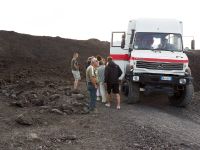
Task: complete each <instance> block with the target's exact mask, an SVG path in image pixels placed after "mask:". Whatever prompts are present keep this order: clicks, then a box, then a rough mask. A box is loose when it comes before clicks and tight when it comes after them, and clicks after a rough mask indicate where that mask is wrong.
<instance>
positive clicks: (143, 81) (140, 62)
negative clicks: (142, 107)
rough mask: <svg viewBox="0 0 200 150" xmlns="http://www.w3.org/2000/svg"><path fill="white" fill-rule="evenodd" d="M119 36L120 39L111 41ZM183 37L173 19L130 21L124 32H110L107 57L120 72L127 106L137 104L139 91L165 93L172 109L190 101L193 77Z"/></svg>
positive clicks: (179, 25) (179, 27) (178, 24)
mask: <svg viewBox="0 0 200 150" xmlns="http://www.w3.org/2000/svg"><path fill="white" fill-rule="evenodd" d="M120 33H121V40H118V41H116V40H115V41H114V39H115V36H114V34H117V35H118V36H119V35H120ZM182 34H183V24H182V22H181V21H179V20H175V19H137V20H131V21H129V25H128V30H127V32H113V33H112V41H111V48H110V56H111V57H112V58H113V60H114V61H115V63H117V64H118V65H119V66H120V67H121V69H122V70H123V74H122V76H121V77H120V79H121V80H122V88H121V89H122V92H123V93H124V94H125V95H126V96H127V102H128V103H137V102H139V101H140V94H141V92H144V93H145V94H149V93H152V92H155V93H158V92H162V93H165V94H167V95H168V98H169V101H170V103H171V104H172V105H175V106H187V105H188V104H189V103H190V102H191V100H192V96H193V84H192V76H191V71H190V68H189V66H188V63H189V61H188V57H187V55H186V54H185V53H184V51H183V40H182ZM118 39H119V38H118Z"/></svg>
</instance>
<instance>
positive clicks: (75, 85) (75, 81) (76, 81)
mask: <svg viewBox="0 0 200 150" xmlns="http://www.w3.org/2000/svg"><path fill="white" fill-rule="evenodd" d="M77 86H78V80H77V79H75V80H74V90H76V89H77Z"/></svg>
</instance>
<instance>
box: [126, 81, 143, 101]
mask: <svg viewBox="0 0 200 150" xmlns="http://www.w3.org/2000/svg"><path fill="white" fill-rule="evenodd" d="M128 87H129V90H128V91H129V92H128V98H127V103H128V104H135V103H138V102H139V101H140V86H139V84H138V83H134V82H132V81H129V82H128Z"/></svg>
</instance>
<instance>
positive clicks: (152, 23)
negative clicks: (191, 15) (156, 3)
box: [128, 18, 183, 34]
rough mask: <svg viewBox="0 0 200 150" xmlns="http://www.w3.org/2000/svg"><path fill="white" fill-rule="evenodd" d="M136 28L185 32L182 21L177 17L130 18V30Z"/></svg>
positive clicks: (165, 31)
mask: <svg viewBox="0 0 200 150" xmlns="http://www.w3.org/2000/svg"><path fill="white" fill-rule="evenodd" d="M133 29H135V31H136V32H161V33H179V34H182V33H183V24H182V21H179V20H176V19H149V18H148V19H146V18H140V19H137V20H130V21H129V27H128V32H129V33H131V30H133Z"/></svg>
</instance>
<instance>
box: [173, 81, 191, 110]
mask: <svg viewBox="0 0 200 150" xmlns="http://www.w3.org/2000/svg"><path fill="white" fill-rule="evenodd" d="M193 93H194V87H193V84H192V83H189V84H188V85H186V86H185V88H184V90H182V91H180V90H179V91H177V92H176V93H175V95H174V96H171V97H169V101H170V103H171V104H172V105H173V106H177V107H186V106H187V105H189V104H190V103H191V101H192V97H193Z"/></svg>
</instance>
